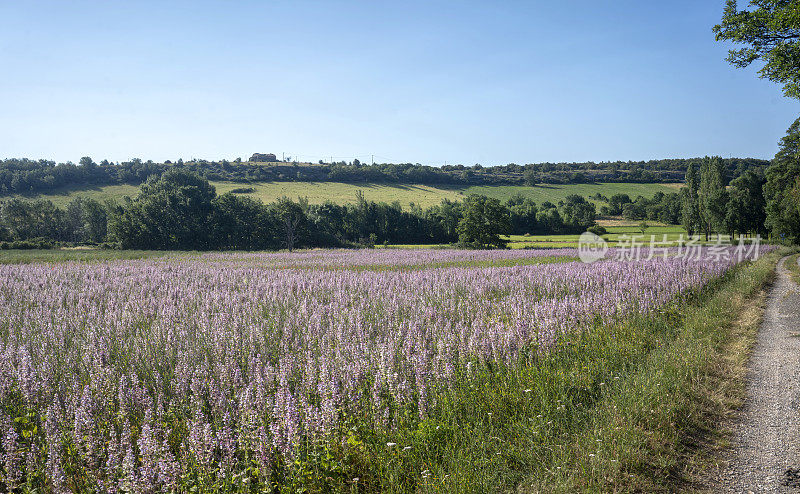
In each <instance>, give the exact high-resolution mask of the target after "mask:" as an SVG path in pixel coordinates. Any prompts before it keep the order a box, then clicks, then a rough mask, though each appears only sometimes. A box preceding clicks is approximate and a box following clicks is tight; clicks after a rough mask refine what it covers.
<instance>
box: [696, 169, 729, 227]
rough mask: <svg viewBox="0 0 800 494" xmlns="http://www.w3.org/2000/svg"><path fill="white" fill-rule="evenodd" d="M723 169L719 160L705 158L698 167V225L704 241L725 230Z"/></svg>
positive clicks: (726, 197) (725, 197)
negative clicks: (704, 237) (711, 235)
mask: <svg viewBox="0 0 800 494" xmlns="http://www.w3.org/2000/svg"><path fill="white" fill-rule="evenodd" d="M724 173H725V167H724V165H723V163H722V160H720V159H719V158H716V157H715V158H705V159H704V160H703V163H702V164H701V165H700V190H699V192H698V198H699V205H700V223H701V226H702V230H703V233H705V236H706V240H708V237H709V235H710V234H711V232H721V231H723V230H724V229H725V213H726V211H725V210H726V206H727V203H728V193H727V191H726V190H725V181H724Z"/></svg>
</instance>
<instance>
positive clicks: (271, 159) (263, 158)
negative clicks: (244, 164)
mask: <svg viewBox="0 0 800 494" xmlns="http://www.w3.org/2000/svg"><path fill="white" fill-rule="evenodd" d="M250 161H252V162H255V163H275V162H276V161H278V158H277V156H275V155H274V154H272V153H267V154H261V153H253V156H250Z"/></svg>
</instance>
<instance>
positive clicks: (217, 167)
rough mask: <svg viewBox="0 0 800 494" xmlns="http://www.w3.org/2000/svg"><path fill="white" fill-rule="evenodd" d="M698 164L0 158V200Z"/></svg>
mask: <svg viewBox="0 0 800 494" xmlns="http://www.w3.org/2000/svg"><path fill="white" fill-rule="evenodd" d="M699 162H700V159H698V158H694V159H668V160H651V161H638V162H634V161H627V162H621V161H618V162H603V163H594V162H587V163H538V164H527V165H517V164H514V163H511V164H508V165H502V166H490V167H483V166H481V165H472V166H464V165H446V166H442V167H433V166H424V165H420V164H412V163H403V164H392V163H381V164H364V163H361V162H359V161H358V160H357V159H356V160H353V161H351V162H344V161H342V162H336V163H317V164H311V163H285V162H277V163H264V162H243V161H242V160H241V159H239V158H237V159H235V160H233V161H228V160H219V161H207V160H194V161H188V162H184V161H183V160H177V161H176V162H174V163H173V162H170V161H166V162H164V163H156V162H153V161H142V160H141V159H132V160H130V161H123V162H120V163H112V162H109V161H107V160H103V161H101V162H99V163H96V162H95V161H94V160H92V159H91V158H90V157H83V158H81V159H80V161H79V163H78V164H74V163H69V162H68V163H60V164H56V163H55V162H54V161H48V160H38V161H35V160H29V159H5V160H2V161H0V196H7V195H26V194H47V193H52V192H54V191H57V190H59V189H64V188H83V187H93V186H102V185H120V184H131V185H140V184H142V183H143V182H144V181H145V180H147V178H148V177H150V176H152V175H160V174H162V173H164V172H165V171H167V170H171V169H178V170H184V171H189V172H192V173H195V174H197V175H199V176H201V177H203V178H205V179H207V180H212V181H214V180H216V181H221V180H224V181H233V182H240V183H251V182H271V181H280V182H286V181H299V182H346V183H410V184H425V185H438V186H470V185H526V184H527V185H531V186H534V185H537V184H569V183H596V182H640V183H654V182H682V181H683V180H684V176H685V174H686V170H687V169H688V168H689V166H690V165H692V164H693V163H694V164H695V165H696V164H697V163H699ZM723 163H724V165H725V176H726V179H728V180H732V179H734V178H736V177H738V176H740V175H741V174H742V173H744V171H745V170H748V169H753V168H765V167H766V166H767V165H768V164H769V162H767V161H765V160H757V159H752V158H744V159H740V158H731V159H726V160H723Z"/></svg>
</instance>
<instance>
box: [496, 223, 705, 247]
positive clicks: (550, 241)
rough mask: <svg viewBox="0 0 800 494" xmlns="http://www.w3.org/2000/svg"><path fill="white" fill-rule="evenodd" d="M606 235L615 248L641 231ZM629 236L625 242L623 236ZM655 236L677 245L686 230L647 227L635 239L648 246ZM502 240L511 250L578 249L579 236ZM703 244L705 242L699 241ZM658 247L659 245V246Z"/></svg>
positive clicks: (615, 230) (612, 230)
mask: <svg viewBox="0 0 800 494" xmlns="http://www.w3.org/2000/svg"><path fill="white" fill-rule="evenodd" d="M606 230H607V231H608V233H607V234H606V235H603V238H604V239H605V240H606V241H607V242H608V245H609V246H610V247H616V246H618V245H619V243H620V241H628V242H630V237H632V236H633V235H642V231H641V230H640V229H639V227H638V226H635V225H630V226H609V227H606ZM626 235H627V236H629V238H628V239H627V240H626V239H625V237H624V236H626ZM651 235H655V241H656V242H662V241H663V239H664V235H666V241H667V242H669V243H671V244H675V245H677V241H678V240H679V239H680V238H681V236H682V235H683V236H684V238H685V235H686V230H684V229H683V227H681V226H677V225H660V226H651V227H648V228H647V229H646V230H645V232H644V237H640V238H638V239H637V242H643V243H644V245H649V243H650V236H651ZM504 238H506V239H507V240H509V241H510V243H509V247H510V248H512V249H522V248H525V247H528V248H546V247H558V248H561V247H576V248H577V247H578V240H579V239H580V235H505V236H504ZM715 241H716V236H713V235H712V236H711V237H710V239H709V243H714V242H715ZM701 243H705V241H701ZM659 246H660V245H659Z"/></svg>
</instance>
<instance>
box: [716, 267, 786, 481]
mask: <svg viewBox="0 0 800 494" xmlns="http://www.w3.org/2000/svg"><path fill="white" fill-rule="evenodd" d="M785 261H786V258H784V259H781V261H780V262H779V263H778V267H777V276H776V280H775V283H774V284H773V286H772V287H771V289H770V292H769V295H768V297H767V300H766V304H767V305H766V310H765V312H764V320H763V321H762V323H761V327H760V330H759V333H758V337H757V339H756V343H755V347H754V349H753V354H752V356H751V357H750V364H749V367H748V376H747V398H746V399H745V403H744V407H743V408H742V413H741V416H740V418H739V422H738V423H737V424H736V425H735V426H734V429H733V431H732V434H731V450H730V451H729V456H728V457H727V458H726V459H727V467H723V468H722V470H721V471H720V473H719V475H720V477H719V482H720V485H719V489H715V491H717V490H718V491H721V492H736V493H739V492H743V493H748V492H753V493H758V492H800V286H798V285H797V284H796V283H795V282H794V281H792V279H791V277H790V273H789V271H788V270H787V269H786V267H785V265H784V262H785Z"/></svg>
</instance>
